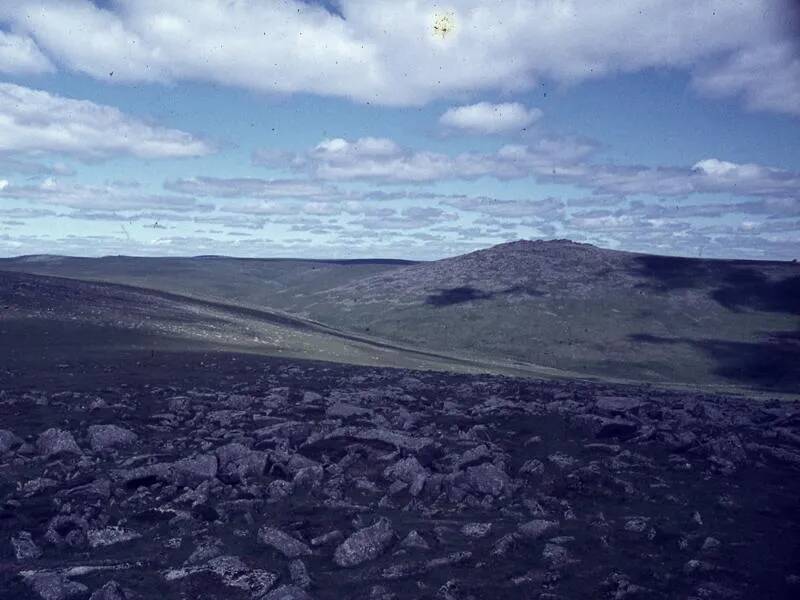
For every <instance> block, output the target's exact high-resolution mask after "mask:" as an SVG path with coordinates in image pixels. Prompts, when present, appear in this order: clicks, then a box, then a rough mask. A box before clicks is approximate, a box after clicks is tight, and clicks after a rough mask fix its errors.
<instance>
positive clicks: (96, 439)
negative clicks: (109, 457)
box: [87, 425, 139, 452]
mask: <svg viewBox="0 0 800 600" xmlns="http://www.w3.org/2000/svg"><path fill="white" fill-rule="evenodd" d="M87 436H88V438H89V445H90V446H91V447H92V450H94V451H95V452H107V451H108V450H112V449H115V448H124V447H125V446H130V445H132V444H135V443H136V441H137V440H138V439H139V437H138V436H137V435H136V434H135V433H134V432H132V431H131V430H130V429H125V428H124V427H119V426H118V425H90V426H89V428H88V430H87Z"/></svg>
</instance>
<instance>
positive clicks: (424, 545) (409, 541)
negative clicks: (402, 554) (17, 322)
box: [400, 530, 430, 550]
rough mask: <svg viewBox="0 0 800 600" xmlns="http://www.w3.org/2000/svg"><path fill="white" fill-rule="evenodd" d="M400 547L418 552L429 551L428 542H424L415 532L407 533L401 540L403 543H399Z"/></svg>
mask: <svg viewBox="0 0 800 600" xmlns="http://www.w3.org/2000/svg"><path fill="white" fill-rule="evenodd" d="M400 547H402V548H418V549H420V550H430V546H429V545H428V542H426V541H425V538H423V537H422V536H421V535H420V534H419V532H418V531H416V530H414V531H411V532H409V534H408V535H407V536H406V537H405V538H403V541H402V542H400Z"/></svg>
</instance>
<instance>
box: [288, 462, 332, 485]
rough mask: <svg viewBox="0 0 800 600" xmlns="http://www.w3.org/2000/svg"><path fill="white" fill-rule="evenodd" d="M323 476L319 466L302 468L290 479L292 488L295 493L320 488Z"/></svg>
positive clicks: (323, 473)
mask: <svg viewBox="0 0 800 600" xmlns="http://www.w3.org/2000/svg"><path fill="white" fill-rule="evenodd" d="M324 475H325V471H324V470H323V468H322V466H321V465H314V466H313V467H303V468H302V469H300V470H299V471H298V472H297V473H295V475H294V478H293V479H292V486H293V487H294V489H295V491H302V490H313V489H316V488H318V487H319V486H320V484H321V483H322V479H323V477H324Z"/></svg>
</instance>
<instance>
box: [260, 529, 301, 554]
mask: <svg viewBox="0 0 800 600" xmlns="http://www.w3.org/2000/svg"><path fill="white" fill-rule="evenodd" d="M258 539H259V541H260V542H261V543H262V544H266V545H267V546H272V547H273V548H275V549H276V550H277V551H278V552H280V553H281V554H283V555H284V556H285V557H286V558H297V557H299V556H307V555H309V554H311V548H309V547H308V545H307V544H306V543H305V542H301V541H300V540H298V539H297V538H294V537H292V536H291V535H289V534H287V533H284V532H283V531H281V530H280V529H275V528H274V527H266V526H265V527H262V528H261V529H259V530H258Z"/></svg>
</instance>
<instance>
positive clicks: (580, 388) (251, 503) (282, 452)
mask: <svg viewBox="0 0 800 600" xmlns="http://www.w3.org/2000/svg"><path fill="white" fill-rule="evenodd" d="M29 367H30V363H28V362H27V361H25V360H22V359H21V360H19V361H11V362H10V363H6V364H5V365H4V367H3V368H1V369H0V384H1V385H0V388H2V390H3V391H2V392H1V393H0V422H1V423H2V424H3V429H7V430H9V431H8V432H6V431H4V432H0V451H2V454H0V456H1V458H0V541H1V542H2V543H0V565H1V566H0V590H4V593H3V595H2V597H3V598H15V599H16V598H19V599H25V598H40V597H41V598H49V599H55V598H79V599H85V598H89V596H90V594H94V595H93V596H92V598H94V599H95V600H102V599H112V598H113V599H117V598H187V599H189V598H205V599H220V600H221V599H243V600H244V599H250V598H269V599H278V598H285V599H286V598H295V599H303V598H320V599H324V598H337V599H339V598H354V599H358V598H364V599H368V598H369V599H379V598H386V599H388V598H398V599H400V598H450V599H455V598H459V599H467V598H475V599H480V598H489V597H492V598H498V599H499V598H542V599H545V598H547V599H556V598H564V599H567V598H587V599H588V598H697V599H701V598H702V599H707V598H720V599H722V598H742V599H745V598H796V597H797V595H798V593H800V505H798V498H800V478H798V469H800V411H798V409H797V408H796V405H794V404H792V403H790V402H779V401H765V402H757V403H756V402H751V401H748V400H744V399H741V398H732V397H722V396H713V395H706V394H687V393H679V392H662V391H658V390H657V389H655V388H651V387H647V386H636V387H631V386H612V385H603V384H597V383H586V382H569V381H536V380H521V379H514V378H506V377H499V376H489V375H466V374H465V375H456V374H445V373H439V372H420V371H408V370H399V369H380V368H371V367H355V366H345V365H337V364H332V363H314V362H308V361H300V360H291V361H288V360H280V359H271V358H264V357H258V356H253V355H237V354H233V353H227V354H226V353H202V352H197V353H180V352H161V353H156V354H155V356H151V353H150V352H143V351H129V352H124V351H119V352H117V353H113V354H110V355H106V356H105V357H91V358H88V359H81V358H79V357H76V358H75V359H73V360H72V361H70V363H69V364H68V365H66V364H65V365H62V366H61V367H54V368H52V369H49V370H36V371H32V370H30V368H29ZM111 582H113V583H111ZM98 590H99V591H98Z"/></svg>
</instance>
